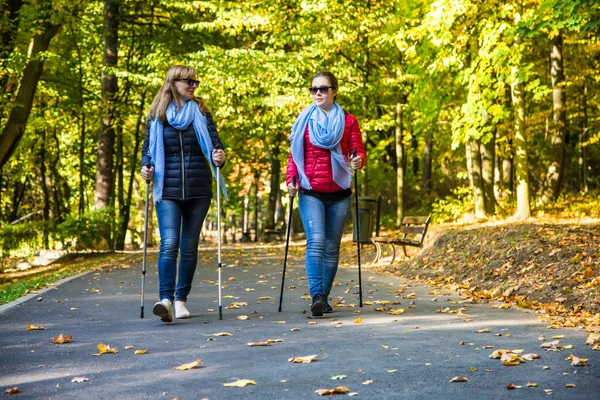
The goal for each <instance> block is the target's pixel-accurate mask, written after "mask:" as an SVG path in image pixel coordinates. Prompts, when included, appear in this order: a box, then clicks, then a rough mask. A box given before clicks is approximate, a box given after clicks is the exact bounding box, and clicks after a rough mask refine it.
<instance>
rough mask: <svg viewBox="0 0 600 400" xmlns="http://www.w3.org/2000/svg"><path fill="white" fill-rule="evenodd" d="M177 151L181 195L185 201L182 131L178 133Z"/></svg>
mask: <svg viewBox="0 0 600 400" xmlns="http://www.w3.org/2000/svg"><path fill="white" fill-rule="evenodd" d="M179 149H180V150H181V195H182V197H183V201H185V155H184V154H183V131H179Z"/></svg>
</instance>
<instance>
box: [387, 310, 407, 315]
mask: <svg viewBox="0 0 600 400" xmlns="http://www.w3.org/2000/svg"><path fill="white" fill-rule="evenodd" d="M405 312H406V310H405V309H404V308H396V309H395V310H390V311H389V312H388V314H390V315H400V314H404V313H405Z"/></svg>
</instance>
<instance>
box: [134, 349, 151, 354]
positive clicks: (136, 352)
mask: <svg viewBox="0 0 600 400" xmlns="http://www.w3.org/2000/svg"><path fill="white" fill-rule="evenodd" d="M147 352H148V350H147V349H145V350H136V351H134V352H133V354H146V353H147Z"/></svg>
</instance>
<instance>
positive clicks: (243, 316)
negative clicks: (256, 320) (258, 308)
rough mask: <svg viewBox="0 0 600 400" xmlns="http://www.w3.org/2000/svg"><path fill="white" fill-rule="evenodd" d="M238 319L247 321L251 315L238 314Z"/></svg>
mask: <svg viewBox="0 0 600 400" xmlns="http://www.w3.org/2000/svg"><path fill="white" fill-rule="evenodd" d="M237 319H239V320H240V321H246V320H247V319H250V317H248V316H247V315H238V316H237Z"/></svg>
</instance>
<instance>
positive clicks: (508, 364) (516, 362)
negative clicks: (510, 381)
mask: <svg viewBox="0 0 600 400" xmlns="http://www.w3.org/2000/svg"><path fill="white" fill-rule="evenodd" d="M519 364H520V362H518V361H502V365H505V366H507V367H516V366H517V365H519Z"/></svg>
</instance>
